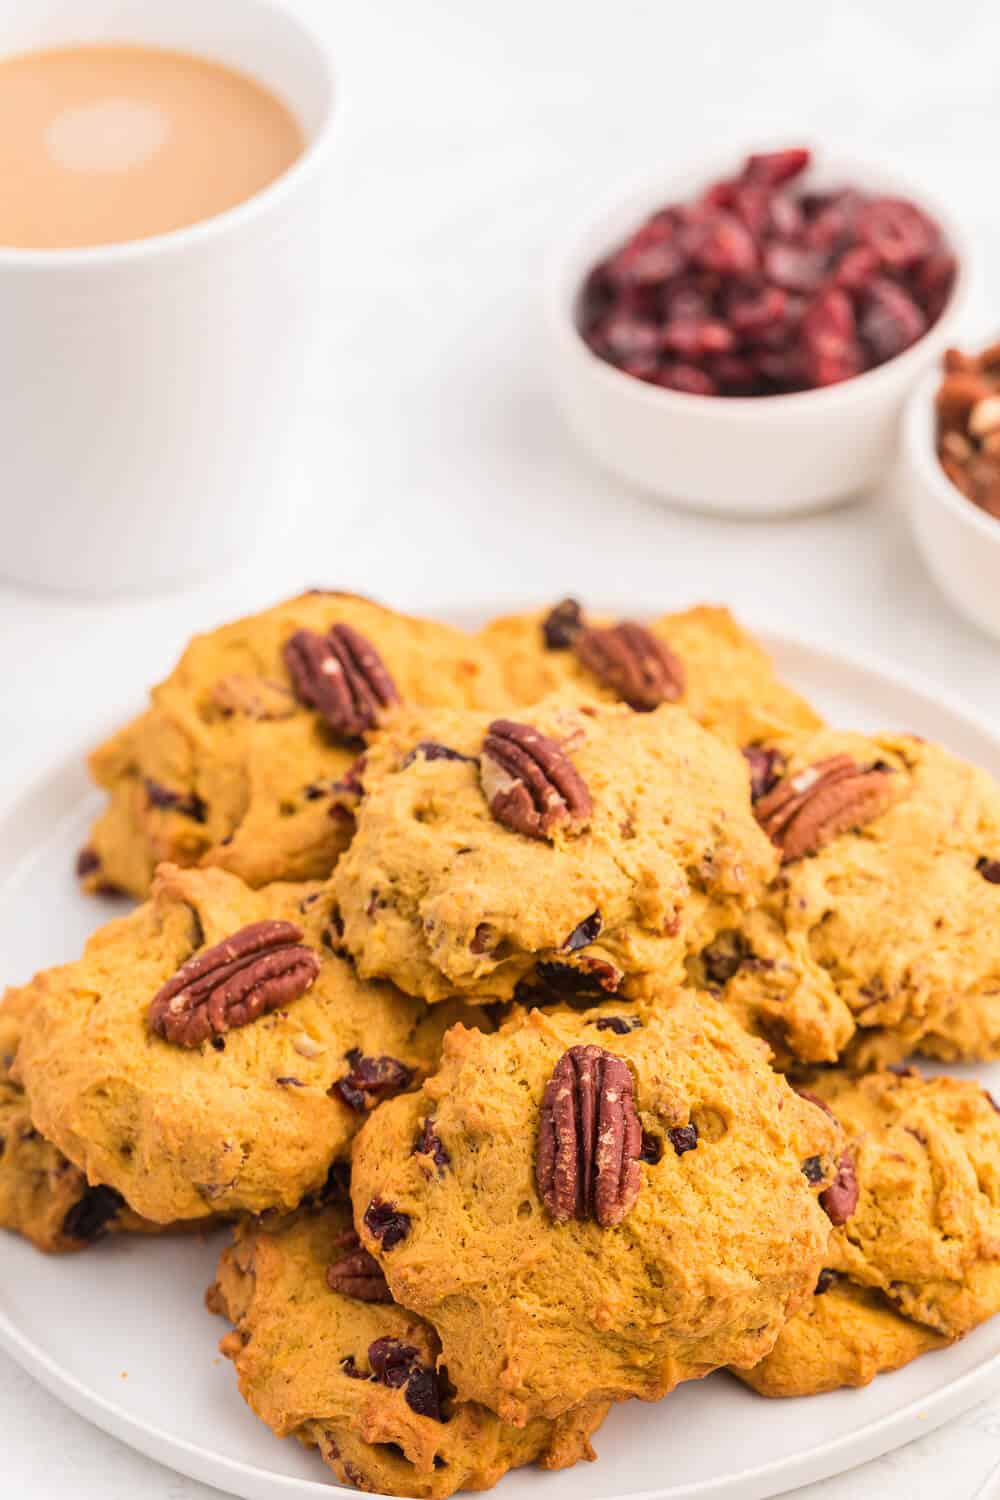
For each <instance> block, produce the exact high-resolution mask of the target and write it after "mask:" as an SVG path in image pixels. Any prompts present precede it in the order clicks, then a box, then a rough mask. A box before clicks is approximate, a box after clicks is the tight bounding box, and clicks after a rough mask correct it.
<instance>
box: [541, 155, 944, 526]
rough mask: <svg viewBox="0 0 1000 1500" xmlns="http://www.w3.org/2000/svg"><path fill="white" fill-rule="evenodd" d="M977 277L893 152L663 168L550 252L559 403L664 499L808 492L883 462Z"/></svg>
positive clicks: (582, 433)
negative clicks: (891, 158) (886, 162)
mask: <svg viewBox="0 0 1000 1500" xmlns="http://www.w3.org/2000/svg"><path fill="white" fill-rule="evenodd" d="M969 282H970V251H969V246H968V243H967V241H966V238H965V236H964V235H963V234H962V232H961V230H960V229H959V228H958V227H957V226H956V225H955V224H954V222H953V221H952V220H951V218H950V216H948V215H947V213H946V212H945V211H944V210H943V209H941V208H940V207H939V206H938V205H936V204H932V203H931V202H930V201H929V199H928V196H927V195H926V194H925V193H923V192H922V191H920V190H917V189H914V188H913V187H912V186H911V185H910V184H909V183H907V182H905V181H903V179H902V178H901V177H900V176H899V175H898V174H896V173H895V172H891V171H889V170H888V169H883V168H878V167H875V166H873V165H872V164H871V163H863V162H860V161H856V160H848V159H847V158H844V157H840V156H837V155H834V154H833V153H827V152H825V151H813V150H810V149H808V148H806V147H795V148H787V149H782V150H776V151H758V152H756V153H754V154H752V155H750V156H748V157H746V158H745V159H744V160H743V161H742V162H740V161H738V160H733V159H732V158H729V159H728V160H727V159H725V158H719V159H715V160H712V161H709V162H703V163H701V164H698V165H695V166H692V167H689V168H686V169H683V170H678V171H676V172H674V173H661V174H659V175H658V176H657V177H656V178H655V179H654V180H652V181H649V180H647V181H646V182H644V183H642V184H640V185H639V186H638V187H637V188H635V189H633V190H632V191H631V192H630V193H628V194H626V195H624V196H622V197H620V198H619V199H618V200H617V201H616V202H615V203H614V204H613V205H612V206H611V207H608V208H605V209H604V210H603V211H601V212H600V213H598V214H596V215H593V216H592V217H591V218H590V220H589V221H588V222H587V224H586V225H585V226H584V227H583V228H582V229H581V230H580V231H578V233H577V234H576V235H575V237H574V239H573V242H572V246H571V249H570V251H569V253H568V254H567V255H564V256H563V258H562V260H561V262H560V263H559V265H558V266H557V268H556V270H555V273H554V276H553V279H552V286H551V292H550V323H551V332H552V339H553V347H554V354H555V374H556V378H557V382H558V387H559V393H560V397H561V401H562V405H563V407H564V410H565V412H566V415H567V417H568V419H569V422H570V425H571V427H572V429H573V430H574V432H575V433H576V435H577V437H578V438H579V439H580V440H581V441H582V443H583V444H584V445H585V446H586V447H587V448H589V449H590V451H591V452H592V453H593V454H594V456H595V457H596V458H597V459H598V460H599V461H600V462H601V463H602V465H603V466H604V467H606V468H608V469H610V470H612V471H614V472H615V473H617V474H619V475H621V476H623V477H624V478H626V479H628V480H630V481H632V482H633V483H636V484H638V485H640V486H641V487H642V488H643V489H645V490H647V491H650V492H652V493H654V494H656V495H658V496H660V497H661V498H663V499H666V500H669V501H671V502H673V503H675V504H678V505H683V506H686V507H689V508H694V509H705V510H714V511H719V512H722V513H728V514H738V515H755V514H759V515H775V514H789V513H792V512H795V511H803V510H811V509H817V508H819V507H822V506H826V505H830V504H833V503H835V502H837V501H839V500H843V499H847V498H849V497H851V496H853V495H857V494H859V493H861V492H863V491H864V490H866V489H868V488H869V487H871V486H872V485H873V484H875V483H876V482H877V481H878V480H879V479H880V478H881V476H882V475H883V473H884V472H885V471H886V469H887V468H888V467H889V465H890V463H891V462H892V460H893V458H894V456H895V450H896V442H897V435H898V428H899V418H900V413H901V409H902V405H903V403H904V401H905V398H906V396H907V394H908V393H909V391H910V389H911V388H912V386H913V385H914V383H915V382H916V381H918V380H919V378H920V377H921V375H922V374H923V373H924V371H926V370H927V368H928V367H929V366H930V365H932V364H933V363H934V362H935V360H936V359H937V358H938V357H939V355H940V354H941V352H942V350H943V349H944V347H945V346H946V345H947V344H948V343H949V342H950V341H951V340H952V339H953V337H954V328H955V324H956V322H957V321H958V319H959V318H960V316H961V312H962V309H963V307H964V305H965V302H966V299H967V293H968V288H969Z"/></svg>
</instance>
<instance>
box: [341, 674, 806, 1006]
mask: <svg viewBox="0 0 1000 1500" xmlns="http://www.w3.org/2000/svg"><path fill="white" fill-rule="evenodd" d="M362 779H363V783H364V797H363V799H362V802H361V804H360V806H359V808H358V810H357V831H356V834H355V837H354V839H353V842H352V844H351V847H350V849H349V850H348V851H347V853H346V854H345V855H344V857H343V858H342V859H341V861H340V864H339V866H338V868H337V869H336V871H335V872H334V875H333V878H332V881H331V887H332V889H333V891H334V893H335V895H336V898H337V903H338V909H339V912H340V916H341V918H342V921H343V941H344V944H345V946H346V948H347V950H348V952H350V953H351V954H352V956H353V957H354V959H355V960H356V962H357V965H358V971H359V973H361V974H362V975H363V976H365V977H370V976H384V977H386V978H391V979H392V980H393V981H394V983H396V984H398V985H399V986H400V988H401V989H404V990H406V992H407V993H408V994H414V995H422V996H423V997H424V998H425V999H426V1000H429V1001H438V1000H442V999H445V998H446V997H448V996H451V995H455V994H459V993H461V994H468V995H474V996H476V997H478V998H482V997H487V996H488V997H490V998H493V999H508V998H510V996H511V995H513V994H514V993H515V991H517V993H518V994H519V996H521V997H524V995H525V993H526V990H525V986H531V987H533V993H546V994H549V995H552V994H555V995H559V994H562V995H565V994H567V993H571V994H576V995H587V994H591V995H596V996H598V997H599V996H600V995H601V994H602V993H607V992H613V991H618V990H619V989H621V990H622V991H623V992H627V993H628V994H630V995H634V994H636V993H638V992H641V990H642V988H643V985H644V983H645V982H646V978H647V976H648V975H649V974H650V973H656V974H658V975H659V976H660V977H663V976H668V977H669V975H670V974H671V973H675V974H676V975H680V973H681V968H682V964H683V959H684V956H685V954H686V953H690V952H697V951H699V950H700V949H701V948H702V947H704V945H705V944H706V942H708V941H709V940H710V938H711V936H712V935H714V934H715V933H716V932H718V931H719V930H720V928H724V927H727V926H729V925H731V924H732V923H733V922H734V921H735V920H736V919H737V918H738V916H739V915H740V914H741V913H742V912H743V911H744V910H745V909H746V908H747V907H748V906H749V905H750V904H751V903H752V902H753V901H754V900H756V899H757V898H758V897H759V896H760V894H761V893H762V891H763V889H764V887H765V884H766V882H767V881H768V880H769V879H770V878H771V876H772V875H773V873H774V871H775V868H776V865H777V855H776V852H775V850H774V848H773V846H772V845H771V844H770V842H769V841H768V839H767V838H766V837H765V835H764V834H763V833H762V832H761V830H760V829H759V828H758V826H757V824H756V822H755V821H754V817H753V813H752V810H751V806H750V798H749V788H748V776H747V767H746V763H745V761H744V759H743V757H742V756H741V755H740V754H739V752H738V751H736V750H733V749H731V748H730V747H729V746H728V745H725V744H723V743H722V741H721V740H718V739H716V738H715V736H713V735H710V734H707V733H706V732H705V730H703V729H702V728H701V727H700V726H699V725H698V724H696V723H695V721H694V720H693V719H692V718H691V717H690V716H689V715H688V714H687V713H685V712H684V711H683V710H682V709H673V708H662V709H659V710H657V711H656V712H653V713H649V714H636V713H634V712H633V711H632V710H631V709H630V708H628V707H627V706H626V705H625V704H610V703H600V704H598V703H592V704H583V705H578V704H577V703H576V702H575V701H574V702H568V701H566V700H564V699H561V698H554V699H550V700H547V701H546V702H545V703H540V704H538V705H536V707H535V708H534V709H532V710H531V712H530V723H529V722H527V716H526V720H525V722H514V721H510V720H491V717H490V715H488V714H476V713H449V712H447V711H427V712H425V713H422V714H421V713H416V712H414V713H410V714H400V715H398V716H397V718H396V719H395V720H394V721H393V723H392V724H391V725H390V726H389V727H388V728H387V729H386V731H385V732H384V733H383V734H382V735H380V736H379V738H378V742H377V743H376V744H375V745H374V746H373V747H372V749H371V751H370V752H369V754H368V755H367V756H366V763H365V768H364V771H363V775H362ZM519 986H520V988H519Z"/></svg>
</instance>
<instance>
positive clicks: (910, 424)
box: [903, 340, 1000, 547]
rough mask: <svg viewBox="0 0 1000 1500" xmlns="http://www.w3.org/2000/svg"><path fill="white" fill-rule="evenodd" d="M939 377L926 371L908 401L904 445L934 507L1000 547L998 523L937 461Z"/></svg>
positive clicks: (940, 373) (938, 372) (939, 372)
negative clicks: (935, 434)
mask: <svg viewBox="0 0 1000 1500" xmlns="http://www.w3.org/2000/svg"><path fill="white" fill-rule="evenodd" d="M977 342H978V341H977ZM987 342H990V341H989V340H987ZM984 347H985V345H984ZM942 375H943V371H942V370H941V369H940V367H936V368H935V369H933V370H928V371H927V373H926V375H925V376H924V378H923V379H922V380H921V381H920V382H919V384H918V385H917V386H915V387H914V389H913V391H912V392H911V393H910V395H909V397H908V398H907V402H906V409H905V412H904V414H903V445H904V447H905V449H906V452H907V454H908V456H909V458H910V460H911V468H915V469H916V471H917V473H918V475H919V477H920V481H921V483H922V485H923V488H924V492H925V494H927V495H931V496H933V498H934V501H935V503H936V504H937V505H938V506H939V507H940V508H941V509H942V510H943V511H946V512H947V513H948V514H949V515H950V516H951V517H952V518H953V521H954V523H955V524H958V525H960V526H966V527H968V528H970V529H971V531H972V534H973V535H974V536H976V537H982V538H983V540H984V541H986V542H987V543H988V545H990V546H993V547H1000V520H998V519H996V518H995V517H994V516H989V515H987V514H986V512H985V511H982V510H980V509H979V506H978V505H976V504H975V503H974V502H973V501H972V500H970V499H968V497H967V496H965V495H963V494H962V491H961V490H960V489H959V488H958V486H957V485H954V484H952V482H951V480H950V479H949V478H948V476H947V474H946V473H945V472H944V470H943V469H942V467H941V464H940V461H939V460H938V456H937V449H936V447H935V443H934V421H933V417H934V398H935V395H936V394H937V390H938V387H939V386H940V384H941V379H942Z"/></svg>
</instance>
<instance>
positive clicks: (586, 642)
mask: <svg viewBox="0 0 1000 1500" xmlns="http://www.w3.org/2000/svg"><path fill="white" fill-rule="evenodd" d="M573 649H574V650H575V651H576V654H577V656H578V657H579V659H580V661H582V662H583V665H584V666H585V667H587V668H588V669H589V670H590V671H591V672H593V674H594V676H595V677H596V678H597V679H598V681H599V682H601V683H603V684H604V686H605V687H608V688H610V689H611V690H612V692H614V693H616V694H617V695H618V697H619V698H621V699H622V700H623V701H624V702H625V703H627V704H628V705H629V707H630V708H634V709H636V711H637V712H639V713H649V712H650V711H651V710H652V709H654V708H658V707H659V705H660V704H661V703H676V702H677V699H678V698H680V697H681V696H682V694H683V692H684V664H683V662H682V661H681V659H680V657H678V656H677V655H675V653H674V652H673V651H671V649H670V647H669V646H667V645H666V644H665V643H664V642H663V641H661V640H660V639H659V638H658V637H657V636H655V635H654V634H653V632H652V631H651V630H647V629H646V627H645V625H637V624H636V623H635V622H634V621H632V620H620V621H619V623H618V624H617V625H606V626H596V625H593V626H591V627H590V628H589V629H587V630H582V631H581V632H580V633H579V635H577V636H576V637H575V639H574V641H573Z"/></svg>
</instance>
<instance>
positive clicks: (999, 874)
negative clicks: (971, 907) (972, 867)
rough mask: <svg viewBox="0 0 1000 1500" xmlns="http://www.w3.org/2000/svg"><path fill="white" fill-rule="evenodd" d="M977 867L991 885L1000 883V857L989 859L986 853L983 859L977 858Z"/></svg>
mask: <svg viewBox="0 0 1000 1500" xmlns="http://www.w3.org/2000/svg"><path fill="white" fill-rule="evenodd" d="M976 869H977V870H978V871H979V873H980V875H981V876H982V877H983V879H984V880H988V881H989V883H990V885H1000V859H987V858H986V855H985V854H984V855H983V857H982V859H977V860H976Z"/></svg>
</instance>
